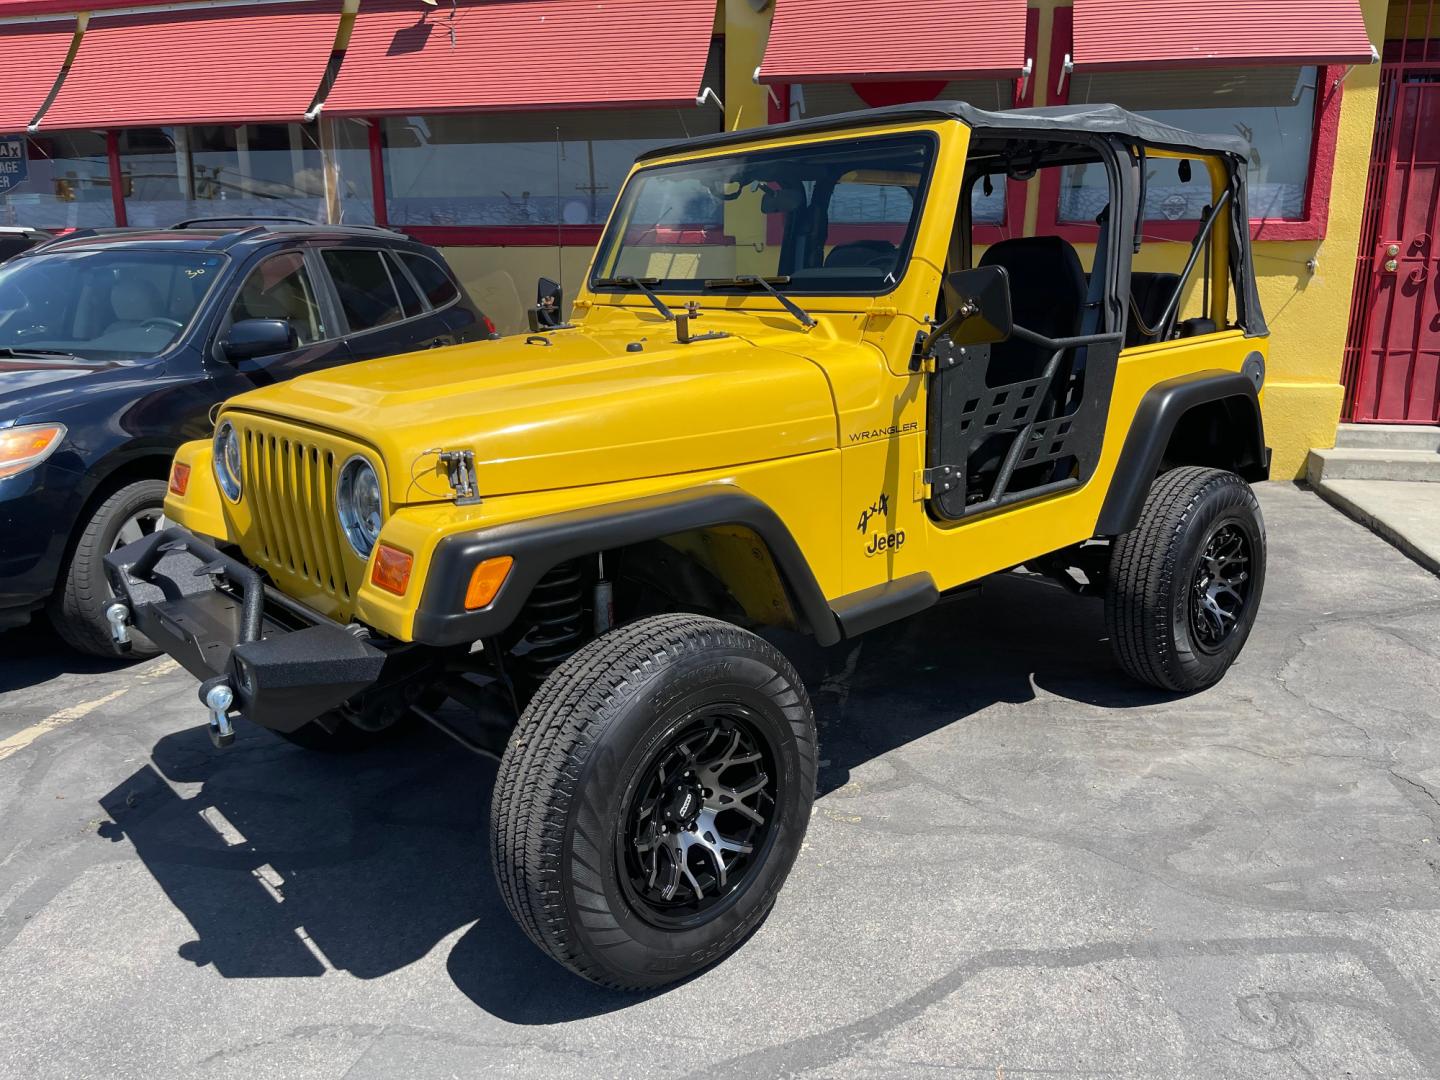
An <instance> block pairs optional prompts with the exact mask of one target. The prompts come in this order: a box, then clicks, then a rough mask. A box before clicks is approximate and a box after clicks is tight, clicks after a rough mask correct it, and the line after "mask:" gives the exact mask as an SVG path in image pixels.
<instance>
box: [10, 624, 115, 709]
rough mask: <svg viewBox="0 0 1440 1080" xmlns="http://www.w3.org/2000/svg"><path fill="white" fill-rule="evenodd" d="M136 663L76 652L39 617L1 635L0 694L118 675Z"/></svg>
mask: <svg viewBox="0 0 1440 1080" xmlns="http://www.w3.org/2000/svg"><path fill="white" fill-rule="evenodd" d="M134 662H135V661H133V660H128V659H124V660H122V659H115V660H105V659H102V658H100V657H97V656H86V655H85V654H84V653H79V652H76V651H75V650H74V649H72V648H70V646H69V645H67V644H65V642H64V641H62V640H61V639H60V635H58V634H57V633H55V631H54V630H52V629H51V628H50V624H49V623H48V622H47V621H46V620H45V618H44V616H43V615H37V616H36V617H35V619H34V620H33V621H32V622H31V623H30V624H29V625H28V626H22V627H20V628H18V629H15V630H6V631H5V632H3V633H0V694H8V693H10V692H12V691H15V690H26V689H29V688H30V687H32V686H39V685H40V684H41V683H46V682H49V681H50V680H51V679H54V678H58V677H59V676H61V675H98V674H102V673H104V672H109V671H118V670H119V669H120V668H124V667H129V666H130V665H131V664H133V663H134Z"/></svg>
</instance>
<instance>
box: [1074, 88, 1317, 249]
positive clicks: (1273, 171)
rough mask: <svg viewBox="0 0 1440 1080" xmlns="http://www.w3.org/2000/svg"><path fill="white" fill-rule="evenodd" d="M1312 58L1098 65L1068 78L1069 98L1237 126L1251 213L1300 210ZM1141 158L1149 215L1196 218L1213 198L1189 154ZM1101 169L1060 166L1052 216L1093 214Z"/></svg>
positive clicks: (1222, 129) (1101, 201)
mask: <svg viewBox="0 0 1440 1080" xmlns="http://www.w3.org/2000/svg"><path fill="white" fill-rule="evenodd" d="M1316 71H1317V69H1316V68H1314V67H1303V68H1293V67H1292V68H1246V69H1236V70H1225V71H1194V72H1187V71H1147V72H1143V73H1142V72H1097V73H1095V74H1092V75H1086V74H1079V75H1076V76H1075V77H1074V83H1073V85H1072V87H1071V91H1070V102H1071V103H1072V104H1089V103H1092V102H1112V103H1114V104H1116V105H1121V106H1123V107H1125V108H1127V109H1130V110H1133V111H1135V112H1141V113H1144V114H1145V115H1146V116H1149V117H1153V118H1154V119H1156V120H1159V121H1161V122H1162V123H1166V124H1173V125H1174V126H1176V127H1179V128H1185V129H1187V130H1190V131H1201V132H1206V133H1212V134H1219V135H1239V136H1240V137H1242V138H1244V139H1247V140H1249V142H1250V168H1249V177H1248V182H1249V203H1250V216H1251V218H1281V219H1283V218H1289V219H1297V218H1302V217H1304V215H1305V192H1306V187H1307V185H1308V182H1309V178H1310V147H1311V142H1312V140H1313V138H1314V133H1315V84H1316ZM1190 171H1191V178H1190V180H1189V181H1188V182H1186V181H1184V180H1183V179H1182V178H1181V170H1180V167H1179V163H1178V162H1177V161H1174V160H1173V159H1161V158H1155V159H1152V160H1151V161H1150V162H1149V167H1148V170H1147V181H1146V183H1147V186H1146V191H1145V216H1146V218H1147V219H1148V220H1151V221H1194V220H1196V219H1198V218H1199V217H1200V214H1201V211H1202V210H1203V209H1204V208H1205V206H1207V205H1208V204H1209V203H1210V201H1211V191H1210V184H1209V180H1208V176H1207V175H1206V173H1205V172H1204V170H1203V169H1201V168H1200V167H1199V166H1198V164H1193V163H1192V169H1191V170H1190ZM1105 190H1106V189H1105V170H1104V169H1103V168H1102V167H1101V166H1099V165H1087V166H1084V167H1076V168H1070V169H1066V170H1065V173H1064V178H1063V179H1062V181H1061V186H1060V220H1062V221H1067V222H1090V221H1094V220H1095V217H1096V215H1097V214H1099V213H1100V211H1101V210H1103V209H1104V207H1105V202H1106V194H1105Z"/></svg>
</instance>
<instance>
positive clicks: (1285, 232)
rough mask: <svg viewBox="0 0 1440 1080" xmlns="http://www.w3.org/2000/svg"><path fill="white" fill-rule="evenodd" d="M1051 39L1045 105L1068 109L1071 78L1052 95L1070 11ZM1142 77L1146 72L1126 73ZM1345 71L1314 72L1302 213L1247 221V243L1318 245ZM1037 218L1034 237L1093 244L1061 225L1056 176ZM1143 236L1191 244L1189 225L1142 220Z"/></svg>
mask: <svg viewBox="0 0 1440 1080" xmlns="http://www.w3.org/2000/svg"><path fill="white" fill-rule="evenodd" d="M1053 19H1054V22H1053V23H1052V24H1051V34H1050V41H1051V44H1050V64H1049V70H1048V71H1046V73H1045V78H1046V79H1048V80H1049V82H1048V84H1047V88H1048V89H1049V90H1050V99H1051V100H1050V104H1052V105H1068V104H1070V86H1071V85H1072V79H1071V78H1070V77H1068V76H1067V77H1066V79H1065V87H1064V89H1063V90H1058V91H1057V90H1056V88H1057V87H1058V86H1059V85H1060V79H1061V77H1062V75H1063V74H1064V63H1065V58H1066V57H1067V56H1070V55H1073V53H1074V49H1075V44H1074V38H1075V10H1074V8H1070V7H1061V8H1056V9H1055V12H1054V15H1053ZM1131 70H1134V71H1136V72H1143V71H1144V70H1146V69H1145V68H1143V67H1142V68H1134V69H1131ZM1344 77H1345V68H1344V67H1343V66H1338V65H1334V64H1330V65H1326V64H1321V65H1318V66H1317V68H1316V80H1315V83H1316V85H1315V117H1314V127H1313V129H1312V134H1311V139H1310V167H1309V171H1308V173H1307V174H1306V178H1305V199H1304V207H1305V209H1304V214H1303V216H1301V217H1298V218H1263V217H1262V218H1257V217H1252V218H1251V219H1250V239H1251V241H1252V242H1253V241H1256V240H1323V239H1324V238H1325V232H1326V229H1327V228H1328V226H1329V222H1330V189H1331V185H1332V183H1333V180H1334V174H1335V155H1336V152H1337V147H1338V143H1339V134H1340V103H1341V98H1342V96H1343V95H1344V91H1345V82H1344ZM1037 197H1038V198H1039V200H1040V202H1039V207H1038V209H1039V213H1038V214H1037V216H1036V220H1035V232H1036V234H1037V235H1052V236H1061V237H1064V238H1065V239H1066V240H1069V241H1070V242H1071V243H1072V244H1093V243H1094V242H1095V235H1096V228H1095V226H1094V225H1089V224H1085V223H1082V222H1075V221H1061V220H1060V176H1059V175H1058V173H1057V174H1056V175H1053V176H1043V177H1042V178H1041V183H1040V185H1039V191H1038V194H1037ZM1145 234H1146V235H1147V236H1153V237H1155V238H1157V239H1160V240H1185V241H1188V240H1190V239H1192V238H1193V237H1194V235H1195V222H1193V221H1188V220H1187V221H1165V220H1147V221H1146V222H1145Z"/></svg>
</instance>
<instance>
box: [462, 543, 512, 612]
mask: <svg viewBox="0 0 1440 1080" xmlns="http://www.w3.org/2000/svg"><path fill="white" fill-rule="evenodd" d="M514 565H515V560H514V559H512V558H511V557H510V556H509V555H501V556H499V557H498V558H495V559H486V560H485V561H484V562H482V563H481V564H480V565H479V566H477V567H475V569H474V570H472V571H471V572H470V587H469V588H468V589H466V590H465V610H466V611H475V610H476V609H477V608H482V607H484V606H485V605H486V604H488V603H490V601H491V600H494V599H495V594H496V593H498V592H499V591H500V586H501V585H504V584H505V579H506V578H507V577H508V576H509V575H510V567H512V566H514Z"/></svg>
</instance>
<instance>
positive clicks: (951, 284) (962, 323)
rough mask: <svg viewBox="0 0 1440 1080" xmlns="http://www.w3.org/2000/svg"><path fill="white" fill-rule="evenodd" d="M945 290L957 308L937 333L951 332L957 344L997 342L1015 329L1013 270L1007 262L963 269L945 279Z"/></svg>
mask: <svg viewBox="0 0 1440 1080" xmlns="http://www.w3.org/2000/svg"><path fill="white" fill-rule="evenodd" d="M945 291H946V293H947V294H948V296H949V298H950V299H951V300H952V302H953V303H954V304H955V307H954V311H953V312H952V314H951V315H950V317H949V318H948V319H946V320H945V322H944V323H942V324H941V325H940V326H939V327H937V328H936V331H935V334H934V335H933V336H935V337H940V336H942V335H943V334H949V335H950V340H951V341H953V342H954V343H955V344H956V345H993V344H994V343H995V342H997V341H1004V340H1005V339H1006V338H1008V337H1009V336H1010V334H1011V333H1012V332H1013V331H1014V329H1015V318H1014V316H1013V315H1012V314H1011V311H1010V274H1009V272H1008V271H1007V270H1006V269H1005V268H1004V267H1003V266H977V267H975V268H974V269H972V270H959V271H957V272H956V273H953V274H951V275H950V276H949V277H947V278H946V279H945Z"/></svg>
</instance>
